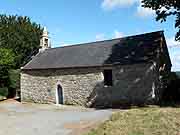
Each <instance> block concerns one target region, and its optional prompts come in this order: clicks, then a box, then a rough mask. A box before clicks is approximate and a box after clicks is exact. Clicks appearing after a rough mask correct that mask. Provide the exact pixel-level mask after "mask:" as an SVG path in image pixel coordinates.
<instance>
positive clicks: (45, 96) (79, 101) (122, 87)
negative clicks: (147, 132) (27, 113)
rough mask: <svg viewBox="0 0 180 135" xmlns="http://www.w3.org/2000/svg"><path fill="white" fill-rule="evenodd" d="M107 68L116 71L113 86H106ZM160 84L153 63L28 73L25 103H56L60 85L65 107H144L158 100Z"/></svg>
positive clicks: (23, 82)
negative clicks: (66, 105) (137, 105)
mask: <svg viewBox="0 0 180 135" xmlns="http://www.w3.org/2000/svg"><path fill="white" fill-rule="evenodd" d="M104 69H112V73H113V86H108V87H107V86H104V77H103V70H104ZM158 83H159V81H158V74H157V71H156V68H155V65H154V64H152V63H144V64H134V65H123V66H114V67H96V68H74V69H46V70H25V71H22V73H21V98H22V99H21V100H22V101H25V102H36V103H56V90H57V85H58V84H60V85H61V86H62V90H63V103H64V104H70V105H81V106H88V107H93V106H112V105H117V104H125V103H131V104H144V103H148V102H150V101H154V100H155V99H156V97H157V89H158Z"/></svg>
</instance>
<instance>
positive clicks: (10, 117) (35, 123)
mask: <svg viewBox="0 0 180 135" xmlns="http://www.w3.org/2000/svg"><path fill="white" fill-rule="evenodd" d="M111 114H112V111H111V110H93V109H85V108H80V107H71V106H55V105H39V104H38V105H37V104H21V103H19V102H16V101H13V100H9V101H5V102H1V103H0V127H1V129H0V135H33V134H34V135H69V134H73V133H74V134H79V133H80V132H81V130H83V129H85V128H88V127H90V126H93V125H94V124H96V123H98V122H102V121H104V120H107V119H108V118H109V117H110V116H111Z"/></svg>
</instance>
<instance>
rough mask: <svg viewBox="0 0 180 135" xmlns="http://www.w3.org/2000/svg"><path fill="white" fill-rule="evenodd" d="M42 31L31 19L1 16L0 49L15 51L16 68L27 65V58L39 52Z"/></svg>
mask: <svg viewBox="0 0 180 135" xmlns="http://www.w3.org/2000/svg"><path fill="white" fill-rule="evenodd" d="M42 30H43V29H42V28H41V27H40V25H39V24H36V23H34V22H31V20H30V18H29V17H26V16H25V17H23V16H17V15H16V16H14V15H9V16H7V15H0V48H6V49H11V50H12V51H13V53H14V54H15V63H14V64H15V68H19V67H20V66H21V65H23V64H24V63H26V62H27V58H28V57H30V56H31V55H32V53H33V52H34V51H36V50H38V48H39V42H40V41H39V40H40V36H41V33H42Z"/></svg>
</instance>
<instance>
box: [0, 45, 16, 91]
mask: <svg viewBox="0 0 180 135" xmlns="http://www.w3.org/2000/svg"><path fill="white" fill-rule="evenodd" d="M13 66H14V53H13V51H12V50H9V49H5V48H0V88H1V87H8V85H9V75H8V74H9V73H8V70H9V69H10V68H12V67H13Z"/></svg>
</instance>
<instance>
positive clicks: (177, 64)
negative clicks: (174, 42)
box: [171, 48, 180, 71]
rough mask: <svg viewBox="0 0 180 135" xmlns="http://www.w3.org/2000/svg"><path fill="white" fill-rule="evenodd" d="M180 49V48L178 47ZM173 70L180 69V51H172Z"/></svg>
mask: <svg viewBox="0 0 180 135" xmlns="http://www.w3.org/2000/svg"><path fill="white" fill-rule="evenodd" d="M177 49H179V50H180V48H177ZM171 62H172V71H179V70H180V53H173V52H171Z"/></svg>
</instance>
